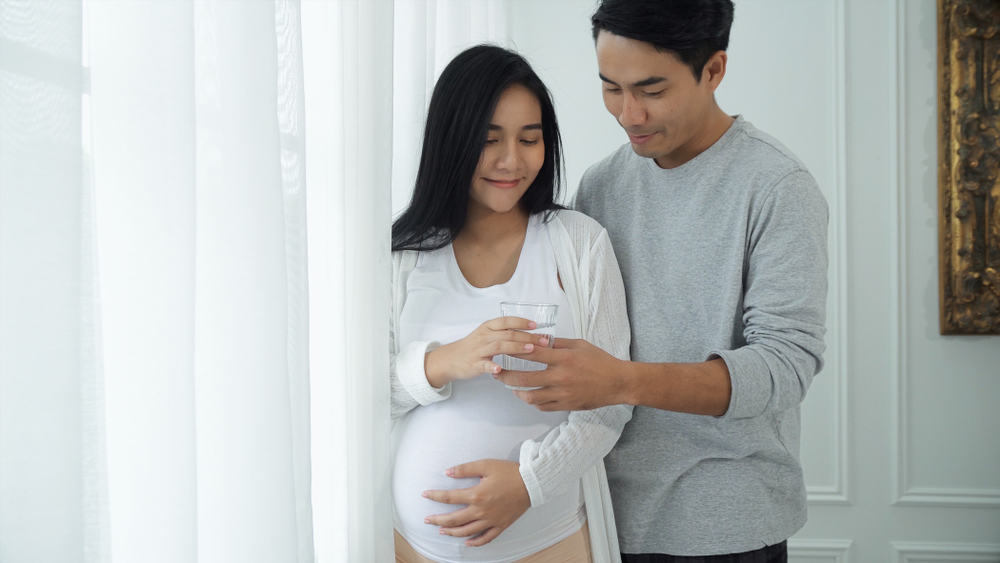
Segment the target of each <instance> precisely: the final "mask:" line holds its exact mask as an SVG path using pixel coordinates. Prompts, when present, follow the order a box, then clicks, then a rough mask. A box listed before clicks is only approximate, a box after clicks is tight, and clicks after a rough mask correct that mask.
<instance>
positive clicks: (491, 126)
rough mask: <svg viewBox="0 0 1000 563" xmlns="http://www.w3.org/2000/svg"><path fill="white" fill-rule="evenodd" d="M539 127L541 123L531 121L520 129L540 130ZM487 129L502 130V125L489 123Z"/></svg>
mask: <svg viewBox="0 0 1000 563" xmlns="http://www.w3.org/2000/svg"><path fill="white" fill-rule="evenodd" d="M541 128H542V124H541V123H531V124H529V125H525V126H524V127H522V128H521V131H527V130H531V129H539V130H540V129H541ZM489 130H490V131H502V130H503V127H500V126H499V125H497V124H495V123H490V125H489Z"/></svg>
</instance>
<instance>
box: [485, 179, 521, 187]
mask: <svg viewBox="0 0 1000 563" xmlns="http://www.w3.org/2000/svg"><path fill="white" fill-rule="evenodd" d="M483 179H484V180H486V181H487V182H489V183H490V184H492V185H494V186H496V187H498V188H504V189H510V188H513V187H515V186H517V185H518V184H520V183H521V180H520V179H516V180H494V179H492V178H483Z"/></svg>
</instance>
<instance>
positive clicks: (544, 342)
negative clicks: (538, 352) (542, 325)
mask: <svg viewBox="0 0 1000 563" xmlns="http://www.w3.org/2000/svg"><path fill="white" fill-rule="evenodd" d="M538 343H539V344H541V345H542V346H548V345H549V337H548V336H542V337H539V339H538Z"/></svg>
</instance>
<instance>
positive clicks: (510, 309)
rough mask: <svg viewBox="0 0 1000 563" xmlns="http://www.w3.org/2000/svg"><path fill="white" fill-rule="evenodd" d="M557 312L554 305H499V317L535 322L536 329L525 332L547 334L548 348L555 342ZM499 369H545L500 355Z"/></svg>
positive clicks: (509, 302)
mask: <svg viewBox="0 0 1000 563" xmlns="http://www.w3.org/2000/svg"><path fill="white" fill-rule="evenodd" d="M558 312H559V306H558V305H556V304H554V303H525V302H519V301H504V302H502V303H500V316H502V317H521V318H522V319H528V320H529V321H535V323H536V324H537V325H538V327H537V328H535V329H534V330H528V331H525V332H528V333H531V334H547V335H548V336H549V347H550V348H551V347H552V343H553V342H554V341H555V330H556V314H557V313H558ZM535 345H536V346H537V345H538V343H535ZM500 367H502V368H503V369H509V370H516V371H538V370H543V369H545V364H543V363H539V362H532V361H529V360H523V359H521V358H515V357H514V356H508V355H506V354H501V355H500ZM505 385H506V384H505ZM507 388H508V389H519V390H522V391H530V390H532V389H538V387H518V386H515V385H507Z"/></svg>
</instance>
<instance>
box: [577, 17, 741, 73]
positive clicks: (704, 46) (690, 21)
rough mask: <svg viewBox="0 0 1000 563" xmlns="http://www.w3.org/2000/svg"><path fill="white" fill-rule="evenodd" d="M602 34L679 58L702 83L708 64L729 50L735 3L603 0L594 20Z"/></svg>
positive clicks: (594, 25) (595, 26)
mask: <svg viewBox="0 0 1000 563" xmlns="http://www.w3.org/2000/svg"><path fill="white" fill-rule="evenodd" d="M590 22H591V25H592V26H593V31H594V40H595V41H596V40H597V35H598V34H599V33H600V32H601V31H607V32H608V33H613V34H615V35H620V36H622V37H628V38H630V39H635V40H637V41H644V42H646V43H650V44H652V45H653V46H654V47H656V49H657V50H659V51H669V52H672V53H674V54H676V55H677V56H678V57H679V58H680V59H681V61H682V62H684V64H686V65H687V66H688V67H689V68H690V69H691V72H693V73H694V78H695V80H698V81H701V71H702V69H704V68H705V63H707V62H708V59H710V58H711V57H712V55H714V54H715V53H716V52H718V51H725V50H726V48H728V47H729V29H730V28H731V27H732V25H733V2H732V0H603V1H602V2H601V5H600V6H599V7H598V8H597V11H596V12H594V15H593V16H592V17H591V18H590Z"/></svg>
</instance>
